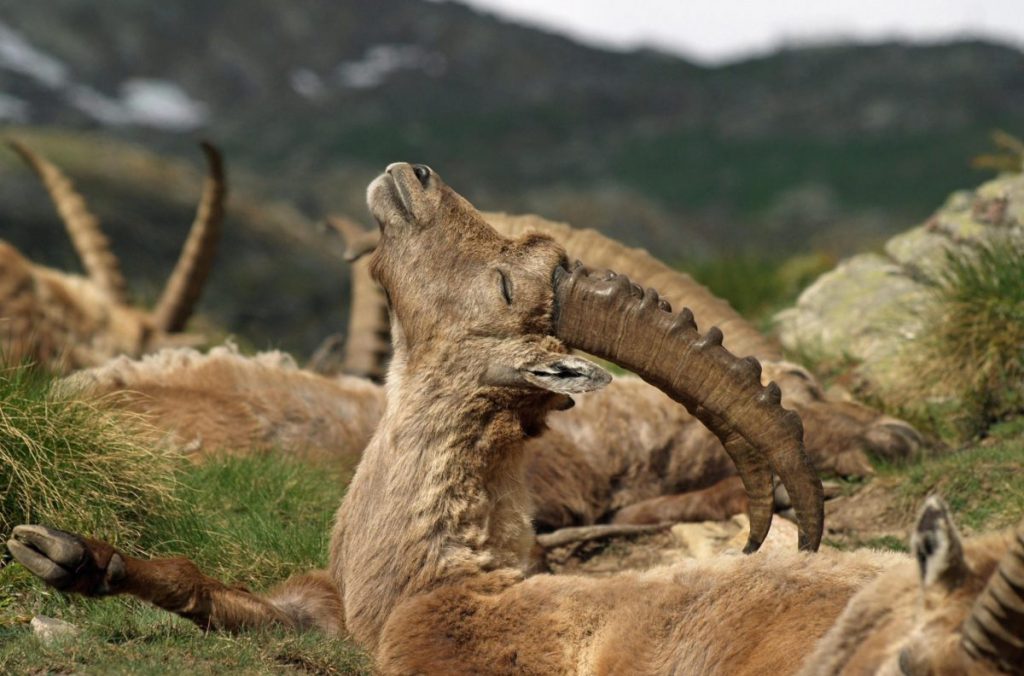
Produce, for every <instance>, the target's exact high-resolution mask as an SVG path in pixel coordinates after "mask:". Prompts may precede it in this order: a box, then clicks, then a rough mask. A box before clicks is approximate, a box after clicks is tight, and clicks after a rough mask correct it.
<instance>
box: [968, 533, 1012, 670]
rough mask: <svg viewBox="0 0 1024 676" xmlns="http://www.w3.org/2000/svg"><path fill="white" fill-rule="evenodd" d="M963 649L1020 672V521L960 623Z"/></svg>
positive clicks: (982, 659)
mask: <svg viewBox="0 0 1024 676" xmlns="http://www.w3.org/2000/svg"><path fill="white" fill-rule="evenodd" d="M963 646H964V650H966V651H967V654H968V655H970V656H971V657H973V658H974V659H976V660H981V661H983V662H988V663H989V664H993V665H995V666H997V667H998V668H999V670H1000V671H1003V672H1006V673H1008V674H1019V673H1024V522H1022V523H1021V525H1019V526H1018V527H1017V531H1016V532H1015V533H1014V534H1013V539H1012V541H1011V543H1010V546H1009V548H1007V550H1006V554H1004V555H1003V559H1002V560H1001V561H1000V562H999V566H998V567H997V568H996V571H995V572H994V573H992V577H990V578H989V581H988V584H986V585H985V588H984V589H983V590H982V592H981V594H979V595H978V598H977V599H975V601H974V608H973V609H972V610H971V614H970V616H968V618H967V620H966V621H965V622H964V629H963Z"/></svg>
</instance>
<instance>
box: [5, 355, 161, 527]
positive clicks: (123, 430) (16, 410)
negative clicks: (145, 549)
mask: <svg viewBox="0 0 1024 676" xmlns="http://www.w3.org/2000/svg"><path fill="white" fill-rule="evenodd" d="M49 385H50V380H49V377H48V376H47V375H46V374H44V373H42V372H40V371H38V370H35V369H32V368H29V367H23V366H21V367H9V368H3V369H0V533H5V532H7V531H9V530H10V529H11V528H12V527H13V526H14V525H16V524H18V523H27V522H54V521H57V520H59V521H60V522H61V523H62V524H64V526H65V527H66V528H69V529H75V530H83V531H87V532H90V533H95V534H97V535H98V536H100V537H103V538H106V539H109V540H111V541H113V542H117V543H129V542H133V541H135V540H137V539H138V537H139V536H140V535H141V533H142V531H143V530H144V529H145V527H146V523H147V522H148V521H149V520H150V519H153V518H158V517H160V516H162V515H163V516H166V515H169V514H172V513H174V512H176V511H177V510H178V509H180V508H181V505H180V504H179V503H178V499H177V497H176V491H177V487H176V481H177V479H176V474H175V471H174V468H175V467H176V466H177V465H178V464H180V460H179V459H178V458H177V457H175V456H174V455H172V454H171V453H170V452H168V451H164V450H160V449H158V448H154V447H152V446H151V445H148V444H146V443H144V442H143V441H141V439H144V438H146V435H145V433H144V432H145V429H144V425H143V422H142V421H141V420H139V419H138V418H134V417H132V416H130V415H128V414H125V413H119V412H114V411H112V410H109V409H105V408H104V407H103V406H102V405H101V404H97V403H95V402H85V401H78V400H75V399H73V398H66V397H62V396H59V395H54V394H52V393H51V392H50V388H49Z"/></svg>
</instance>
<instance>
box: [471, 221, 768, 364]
mask: <svg viewBox="0 0 1024 676" xmlns="http://www.w3.org/2000/svg"><path fill="white" fill-rule="evenodd" d="M484 218H485V219H486V220H487V222H488V223H490V224H491V226H492V227H493V228H494V229H495V230H497V231H498V232H500V233H501V234H503V235H505V236H506V237H520V236H522V235H524V234H525V233H527V232H543V233H545V234H547V235H551V236H552V237H554V238H555V240H557V241H558V243H559V244H561V245H562V246H563V247H564V248H565V250H566V253H567V254H568V256H569V258H570V260H580V261H583V264H584V265H586V266H587V267H589V268H590V269H591V270H600V269H607V270H615V271H617V272H620V273H622V274H627V275H629V276H631V277H632V278H633V279H636V280H638V281H640V282H641V283H642V284H644V286H649V287H651V288H654V289H657V290H658V294H659V295H660V296H661V297H662V298H665V299H666V300H668V302H669V303H671V304H672V305H673V306H674V307H684V306H685V307H688V308H690V311H691V312H693V314H694V315H695V316H696V318H697V321H699V322H700V325H701V327H703V328H708V327H711V326H717V327H718V328H720V329H721V330H722V333H723V334H725V348H726V349H727V350H729V351H730V352H732V353H733V354H744V355H747V354H751V355H754V356H756V357H757V358H758V359H761V360H765V361H779V360H781V359H782V349H781V348H780V347H779V345H778V343H776V342H775V340H774V339H772V338H771V337H769V336H766V335H765V334H764V333H762V332H761V331H759V330H758V328H757V327H756V326H754V325H753V324H752V323H750V321H748V320H747V319H745V318H744V317H743V316H742V315H740V313H738V312H737V311H736V310H735V309H733V307H732V306H731V305H730V304H729V301H727V300H725V299H724V298H719V297H718V296H716V295H715V294H714V293H712V292H711V290H710V289H708V288H707V287H706V286H704V285H702V284H700V283H699V282H698V281H697V280H695V279H694V278H693V277H691V276H690V275H688V274H686V273H685V272H682V271H680V270H675V269H673V268H671V267H669V266H668V265H665V264H664V263H662V262H661V261H660V260H658V259H657V258H655V257H654V256H652V255H651V254H650V253H648V252H647V250H645V249H640V248H636V247H631V246H627V245H625V244H623V243H622V242H619V241H616V240H614V239H612V238H611V237H606V236H605V235H603V234H601V233H600V232H598V231H596V230H594V229H592V228H576V227H573V226H571V225H569V224H567V223H559V222H556V221H549V220H547V219H545V218H541V217H540V216H533V215H527V216H513V215H509V214H499V213H485V214H484Z"/></svg>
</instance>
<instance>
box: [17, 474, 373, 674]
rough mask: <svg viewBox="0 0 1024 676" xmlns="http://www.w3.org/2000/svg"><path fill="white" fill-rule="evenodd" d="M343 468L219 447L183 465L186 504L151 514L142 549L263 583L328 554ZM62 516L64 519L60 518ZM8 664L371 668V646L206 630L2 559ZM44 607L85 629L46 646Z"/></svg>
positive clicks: (111, 669) (179, 485)
mask: <svg viewBox="0 0 1024 676" xmlns="http://www.w3.org/2000/svg"><path fill="white" fill-rule="evenodd" d="M347 478H348V477H347V475H346V474H345V473H343V472H342V471H335V470H333V469H331V468H325V467H322V466H316V465H313V464H310V463H308V462H303V461H300V460H297V459H292V458H288V457H287V456H283V455H275V454H262V455H254V456H250V457H218V458H213V459H211V460H210V461H209V462H206V463H204V464H203V465H198V466H193V465H185V466H182V467H181V468H180V469H179V470H178V481H177V482H176V484H175V485H176V490H175V494H174V497H175V498H176V499H177V502H178V504H179V506H180V510H179V511H178V512H177V514H161V515H159V516H158V517H157V518H154V519H152V520H151V521H150V522H148V524H147V529H146V530H145V531H144V532H143V534H142V535H141V537H140V538H139V539H138V541H137V542H135V543H134V545H135V548H136V549H141V550H145V551H147V552H148V553H150V554H153V555H187V556H188V557H189V558H190V559H192V560H193V561H195V562H196V563H197V564H198V565H199V566H200V567H201V568H202V569H203V572H204V573H206V574H208V575H211V576H213V577H217V578H220V579H222V580H224V581H226V582H232V583H240V584H244V585H245V586H247V587H248V588H250V589H253V590H256V591H260V590H265V589H267V588H268V587H270V586H273V584H275V583H276V582H280V581H281V580H283V579H284V578H286V577H287V576H288V575H290V574H292V573H295V572H299V571H302V570H308V569H312V568H321V567H323V566H324V565H325V564H326V554H327V538H328V535H329V532H330V521H331V518H332V516H333V513H334V510H335V509H336V508H337V506H338V503H339V501H340V497H341V493H342V492H343V490H342V486H344V483H345V482H346V481H347ZM51 523H52V525H55V526H58V527H64V526H65V523H64V522H63V521H62V520H60V519H57V520H55V521H53V522H51ZM0 590H3V591H0V673H11V672H24V671H28V670H30V669H33V668H38V667H40V666H42V667H43V668H44V669H45V670H47V671H69V672H70V671H74V672H78V671H86V672H90V671H102V672H103V673H129V672H131V673H139V672H143V673H172V672H178V673H180V672H182V671H184V672H188V673H210V674H213V673H277V672H280V671H282V670H289V669H295V670H302V671H312V672H315V673H366V672H368V669H369V666H368V665H369V663H368V661H367V658H366V656H365V655H364V654H363V653H362V652H361V651H360V650H358V649H357V648H355V647H354V646H353V645H352V644H350V643H348V642H346V641H344V640H335V639H328V638H326V637H324V636H322V635H319V634H317V633H316V632H313V633H310V634H304V635H299V636H297V635H288V634H286V633H284V632H282V631H269V630H268V631H259V632H253V633H245V634H241V635H234V636H232V635H223V634H216V633H210V634H205V635H204V634H203V633H202V632H200V631H199V630H198V629H197V628H196V627H195V626H194V625H193V624H192V623H190V622H188V621H186V620H182V619H180V618H177V617H175V616H172V615H170V614H169V613H166V612H163V611H159V610H157V609H155V608H151V607H149V606H148V605H146V604H144V603H141V602H138V601H135V600H133V599H127V598H115V599H85V598H81V597H67V596H64V595H61V594H58V593H55V592H53V591H51V590H49V589H47V588H45V587H44V586H43V585H42V584H40V583H39V582H38V581H37V580H36V579H35V578H33V577H32V576H31V575H30V574H28V573H27V571H25V570H24V569H23V568H22V567H21V566H17V565H12V566H7V567H6V568H3V569H0ZM33 615H47V616H50V617H58V618H61V619H64V620H66V621H68V622H71V623H72V624H74V625H75V626H77V627H79V628H80V629H81V634H80V635H79V636H77V637H74V638H73V639H70V640H68V641H67V642H66V643H63V644H62V645H51V646H48V645H44V644H42V643H41V642H39V641H38V640H37V639H36V638H35V637H34V636H33V635H32V634H31V632H30V631H29V629H28V627H27V626H25V622H27V620H28V619H30V618H31V617H32V616H33Z"/></svg>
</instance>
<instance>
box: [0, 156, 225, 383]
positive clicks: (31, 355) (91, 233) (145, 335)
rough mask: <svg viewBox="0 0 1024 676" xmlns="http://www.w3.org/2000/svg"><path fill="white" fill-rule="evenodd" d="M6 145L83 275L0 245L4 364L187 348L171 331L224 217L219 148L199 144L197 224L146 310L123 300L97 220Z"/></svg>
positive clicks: (45, 168)
mask: <svg viewBox="0 0 1024 676" xmlns="http://www.w3.org/2000/svg"><path fill="white" fill-rule="evenodd" d="M12 145H13V147H14V148H15V150H16V151H17V152H18V153H19V155H21V156H22V157H23V158H24V159H25V160H26V161H27V162H28V163H29V165H30V166H31V167H32V168H33V170H34V171H35V172H36V173H37V174H38V175H39V176H40V178H41V179H42V181H43V183H44V184H45V186H46V188H47V190H48V192H49V193H50V196H51V198H52V199H53V201H54V204H55V206H56V207H57V210H58V212H59V213H60V215H61V216H62V218H63V219H64V221H65V225H66V227H67V230H68V233H69V234H70V235H71V238H72V241H73V242H74V244H75V248H76V250H78V252H79V254H80V256H81V258H82V261H83V265H84V267H85V269H86V272H87V273H88V275H89V276H88V277H81V276H78V275H70V274H65V273H62V272H59V271H57V270H52V269H50V268H46V267H43V266H41V265H35V264H33V263H31V262H29V261H28V260H27V259H25V257H24V256H22V255H21V254H20V253H19V252H18V251H17V250H16V249H14V247H12V246H10V245H9V244H6V243H4V242H0V348H2V350H3V352H2V354H3V358H4V360H5V361H7V362H9V363H17V362H20V361H25V360H30V361H33V362H36V363H41V364H45V365H47V366H48V367H49V368H51V369H53V370H56V371H61V372H66V371H71V370H75V369H78V368H82V367H86V366H95V365H97V364H102V363H104V362H106V361H108V360H109V359H110V358H111V357H114V356H117V355H120V354H127V355H133V356H138V355H141V354H144V353H147V352H152V351H154V350H157V349H160V348H161V347H167V346H175V345H189V344H195V343H197V342H201V341H199V340H198V339H197V338H195V337H192V336H184V335H180V334H179V333H178V332H180V331H181V330H182V329H183V328H184V325H185V322H186V320H187V319H188V317H189V315H190V314H191V312H192V310H193V308H194V307H195V304H196V302H197V301H198V298H199V294H200V292H201V289H202V285H203V282H204V281H205V279H206V276H207V275H208V273H209V270H210V266H211V265H212V258H213V254H214V251H215V249H216V244H217V239H218V238H219V233H220V223H221V220H222V218H223V202H224V198H225V192H226V188H225V181H224V175H223V168H222V163H221V158H220V154H219V153H218V152H217V150H216V149H214V148H213V147H212V146H210V145H208V144H204V145H203V150H204V152H205V153H206V156H207V160H208V163H209V167H210V177H209V178H208V179H207V181H206V183H205V185H204V189H203V195H202V198H201V199H200V203H199V209H198V213H197V214H196V220H195V222H194V223H193V226H192V230H191V232H190V233H189V237H188V240H187V241H186V243H185V247H184V249H183V250H182V255H181V257H180V259H179V260H178V263H177V265H176V266H175V268H174V271H173V272H172V273H171V276H170V278H169V279H168V281H167V285H166V287H165V289H164V292H163V294H162V295H161V298H160V300H159V301H158V303H157V305H156V307H155V308H154V309H153V310H152V311H147V310H144V309H142V308H139V307H136V306H133V305H131V304H129V302H128V298H127V294H126V291H125V285H124V277H123V276H122V274H121V271H120V269H119V264H118V261H117V259H116V257H114V255H113V254H112V253H111V252H110V249H109V247H108V244H107V240H106V238H105V237H104V236H103V234H102V233H101V232H100V230H99V225H98V222H97V221H96V218H95V217H94V216H92V214H90V213H89V212H88V210H87V209H86V207H85V202H84V200H82V198H81V197H80V196H79V195H78V194H77V193H76V192H75V191H74V188H73V186H72V184H71V182H70V181H69V180H68V179H67V178H66V177H64V175H63V174H62V173H61V172H60V171H59V170H58V169H57V167H55V166H54V165H52V164H50V163H49V162H47V161H46V160H45V159H43V158H41V157H39V156H37V155H35V154H34V153H33V152H32V151H31V150H29V149H28V148H26V147H25V146H23V145H21V144H18V143H16V142H12Z"/></svg>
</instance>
